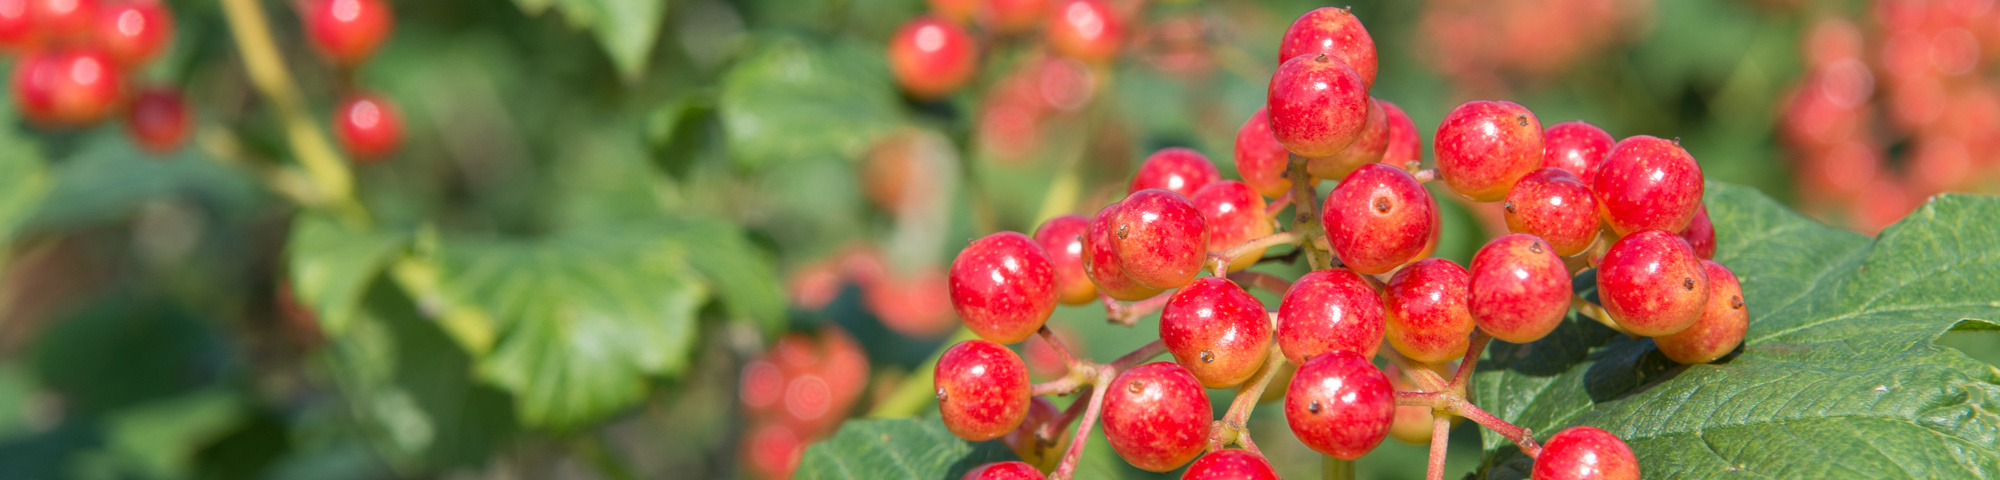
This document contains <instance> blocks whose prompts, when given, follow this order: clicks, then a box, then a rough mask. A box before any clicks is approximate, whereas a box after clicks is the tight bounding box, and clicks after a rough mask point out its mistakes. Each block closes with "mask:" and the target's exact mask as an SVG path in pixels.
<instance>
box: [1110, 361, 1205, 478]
mask: <svg viewBox="0 0 2000 480" xmlns="http://www.w3.org/2000/svg"><path fill="white" fill-rule="evenodd" d="M1103 408H1104V413H1103V421H1104V439H1105V440H1106V441H1108V442H1109V443H1110V444H1111V450H1112V451H1116V452H1118V456H1119V457H1121V458H1124V459H1125V461H1126V462H1128V463H1131V464H1132V466H1135V467H1139V468H1141V469H1144V470H1147V471H1153V472H1164V471H1168V470H1173V469H1175V468H1179V467H1180V466H1181V465H1186V464H1187V463H1188V461H1190V460H1194V457H1195V456H1197V455H1201V450H1202V448H1204V447H1206V446H1208V427H1209V422H1211V421H1213V420H1215V411H1214V409H1213V407H1210V406H1209V404H1208V392H1207V391H1205V390H1202V389H1201V382H1200V381H1198V380H1195V378H1194V374H1192V373H1188V371H1187V369H1184V368H1181V366H1180V365H1178V364H1175V363H1173V362H1153V363H1148V364H1145V365H1140V366H1137V367H1132V368H1131V369H1130V370H1126V371H1125V372H1124V373H1120V374H1118V378H1116V379H1113V380H1112V381H1111V385H1110V387H1109V388H1107V389H1106V390H1105V394H1104V407H1103Z"/></svg>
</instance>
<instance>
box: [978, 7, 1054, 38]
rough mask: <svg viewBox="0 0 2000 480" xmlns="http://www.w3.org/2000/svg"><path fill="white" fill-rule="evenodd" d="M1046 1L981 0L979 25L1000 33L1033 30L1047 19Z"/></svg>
mask: <svg viewBox="0 0 2000 480" xmlns="http://www.w3.org/2000/svg"><path fill="white" fill-rule="evenodd" d="M1048 8H1049V1H1048V0H983V1H981V2H979V10H978V13H977V15H978V16H977V18H978V19H979V24H980V25H982V26H985V27H986V28H988V29H991V30H993V31H995V32H1000V33H1020V32H1025V31H1028V30H1033V29H1034V28H1035V27H1036V26H1039V25H1041V23H1042V20H1043V19H1046V18H1048Z"/></svg>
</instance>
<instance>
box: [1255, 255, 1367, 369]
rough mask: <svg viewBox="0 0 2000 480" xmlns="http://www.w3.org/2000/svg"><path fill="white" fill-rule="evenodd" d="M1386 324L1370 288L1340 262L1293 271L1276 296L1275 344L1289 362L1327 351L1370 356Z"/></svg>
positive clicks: (1293, 362)
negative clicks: (1299, 274)
mask: <svg viewBox="0 0 2000 480" xmlns="http://www.w3.org/2000/svg"><path fill="white" fill-rule="evenodd" d="M1386 328H1387V320H1385V319H1383V310H1382V299H1381V298H1380V297H1378V296H1376V293H1375V288H1374V287H1372V286H1369V284H1368V280H1367V279H1364V278H1361V275H1360V274H1357V273H1354V271H1353V270H1348V269H1345V268H1334V269H1327V270H1314V271H1312V272H1311V273H1307V274H1305V276H1302V277H1299V280H1298V281H1296V282H1292V289H1291V290H1287V291H1285V297H1284V299H1283V300H1280V301H1279V302H1278V350H1280V351H1282V352H1284V353H1285V360H1286V361H1290V362H1292V364H1293V365H1302V364H1305V362H1306V358H1307V357H1313V356H1318V355H1320V354H1324V353H1326V352H1333V351H1349V352H1354V353H1358V354H1361V356H1363V357H1368V358H1374V357H1375V352H1376V350H1378V349H1380V348H1381V347H1382V331H1383V330H1384V329H1386Z"/></svg>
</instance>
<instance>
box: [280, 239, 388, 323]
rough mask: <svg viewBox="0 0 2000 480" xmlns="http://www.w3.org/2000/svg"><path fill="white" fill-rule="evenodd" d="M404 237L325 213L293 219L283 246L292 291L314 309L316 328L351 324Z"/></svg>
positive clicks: (302, 301)
mask: <svg viewBox="0 0 2000 480" xmlns="http://www.w3.org/2000/svg"><path fill="white" fill-rule="evenodd" d="M408 240H409V237H408V236H407V235H403V234H400V233H394V232H380V231H374V230H369V229H365V228H358V227H351V226H348V225H345V224H342V223H341V222H340V221H339V220H336V219H333V218H330V217H327V216H325V215H317V214H303V215H300V216H299V217H298V218H297V219H295V220H293V221H292V235H291V237H290V239H289V241H288V243H287V245H286V263H287V265H288V266H289V267H290V268H291V275H292V292H293V295H296V296H297V297H298V300H299V301H300V302H301V303H303V304H305V305H306V306H308V307H310V308H312V311H313V313H314V314H315V315H316V317H317V318H318V320H319V323H320V328H322V329H324V330H325V331H326V332H327V333H328V334H330V335H336V336H337V335H340V334H341V333H343V332H345V331H346V330H347V328H348V325H349V324H350V323H352V322H353V318H354V315H355V310H356V306H357V305H358V303H359V302H360V300H361V294H362V293H363V292H364V291H365V290H364V289H366V288H367V287H368V284H369V282H372V281H374V280H375V278H376V276H377V275H378V274H380V273H381V272H382V269H383V268H385V267H386V266H388V263H389V261H390V260H393V259H394V258H395V254H396V253H398V252H400V251H401V249H402V247H403V246H404V245H405V244H407V243H408Z"/></svg>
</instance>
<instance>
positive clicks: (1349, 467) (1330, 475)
mask: <svg viewBox="0 0 2000 480" xmlns="http://www.w3.org/2000/svg"><path fill="white" fill-rule="evenodd" d="M1320 458H1322V459H1323V460H1322V461H1321V462H1320V464H1319V471H1320V478H1324V479H1326V480H1354V461H1353V460H1342V459H1339V458H1335V457H1333V456H1324V457H1320Z"/></svg>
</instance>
